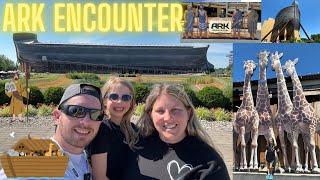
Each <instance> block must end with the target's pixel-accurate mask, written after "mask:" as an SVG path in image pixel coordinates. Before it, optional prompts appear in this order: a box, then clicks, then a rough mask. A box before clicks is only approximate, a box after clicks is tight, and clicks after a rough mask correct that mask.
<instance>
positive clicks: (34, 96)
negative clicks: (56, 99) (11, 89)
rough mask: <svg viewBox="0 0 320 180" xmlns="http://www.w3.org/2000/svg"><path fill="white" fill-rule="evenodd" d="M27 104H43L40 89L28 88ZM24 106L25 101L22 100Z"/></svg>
mask: <svg viewBox="0 0 320 180" xmlns="http://www.w3.org/2000/svg"><path fill="white" fill-rule="evenodd" d="M29 88H30V94H29V102H28V103H29V104H32V105H33V106H37V104H38V103H43V101H44V97H43V94H42V92H41V91H40V89H39V88H38V87H36V86H30V87H29ZM23 101H24V104H27V100H26V99H25V98H23Z"/></svg>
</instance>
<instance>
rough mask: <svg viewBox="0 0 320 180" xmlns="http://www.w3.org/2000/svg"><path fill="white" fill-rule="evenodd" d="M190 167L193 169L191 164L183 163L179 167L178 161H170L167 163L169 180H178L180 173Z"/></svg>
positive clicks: (188, 169)
mask: <svg viewBox="0 0 320 180" xmlns="http://www.w3.org/2000/svg"><path fill="white" fill-rule="evenodd" d="M191 169H193V167H192V165H191V164H185V165H183V166H182V167H180V166H179V163H178V162H177V161H176V160H172V161H170V162H169V163H168V165H167V170H168V173H169V176H170V180H178V179H179V178H180V177H181V175H183V174H185V173H186V172H188V171H190V170H191ZM174 178H176V179H174Z"/></svg>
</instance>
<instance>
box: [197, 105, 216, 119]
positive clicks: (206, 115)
mask: <svg viewBox="0 0 320 180" xmlns="http://www.w3.org/2000/svg"><path fill="white" fill-rule="evenodd" d="M195 111H196V115H197V116H198V118H199V119H201V120H207V121H214V120H215V119H214V115H213V112H212V111H210V110H209V109H207V108H204V107H198V108H196V109H195Z"/></svg>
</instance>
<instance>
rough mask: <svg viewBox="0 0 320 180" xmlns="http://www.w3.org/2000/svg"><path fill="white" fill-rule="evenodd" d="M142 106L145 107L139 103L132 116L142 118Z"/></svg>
mask: <svg viewBox="0 0 320 180" xmlns="http://www.w3.org/2000/svg"><path fill="white" fill-rule="evenodd" d="M144 106H145V104H143V103H139V104H138V105H137V106H136V110H135V111H134V115H136V116H142V114H143V112H144Z"/></svg>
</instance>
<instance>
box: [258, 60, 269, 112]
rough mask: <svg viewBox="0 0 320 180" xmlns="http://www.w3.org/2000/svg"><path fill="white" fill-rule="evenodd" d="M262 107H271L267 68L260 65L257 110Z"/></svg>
mask: <svg viewBox="0 0 320 180" xmlns="http://www.w3.org/2000/svg"><path fill="white" fill-rule="evenodd" d="M262 107H267V108H270V100H269V90H268V85H267V76H266V68H263V67H261V66H260V73H259V83H258V92H257V110H258V109H262Z"/></svg>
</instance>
